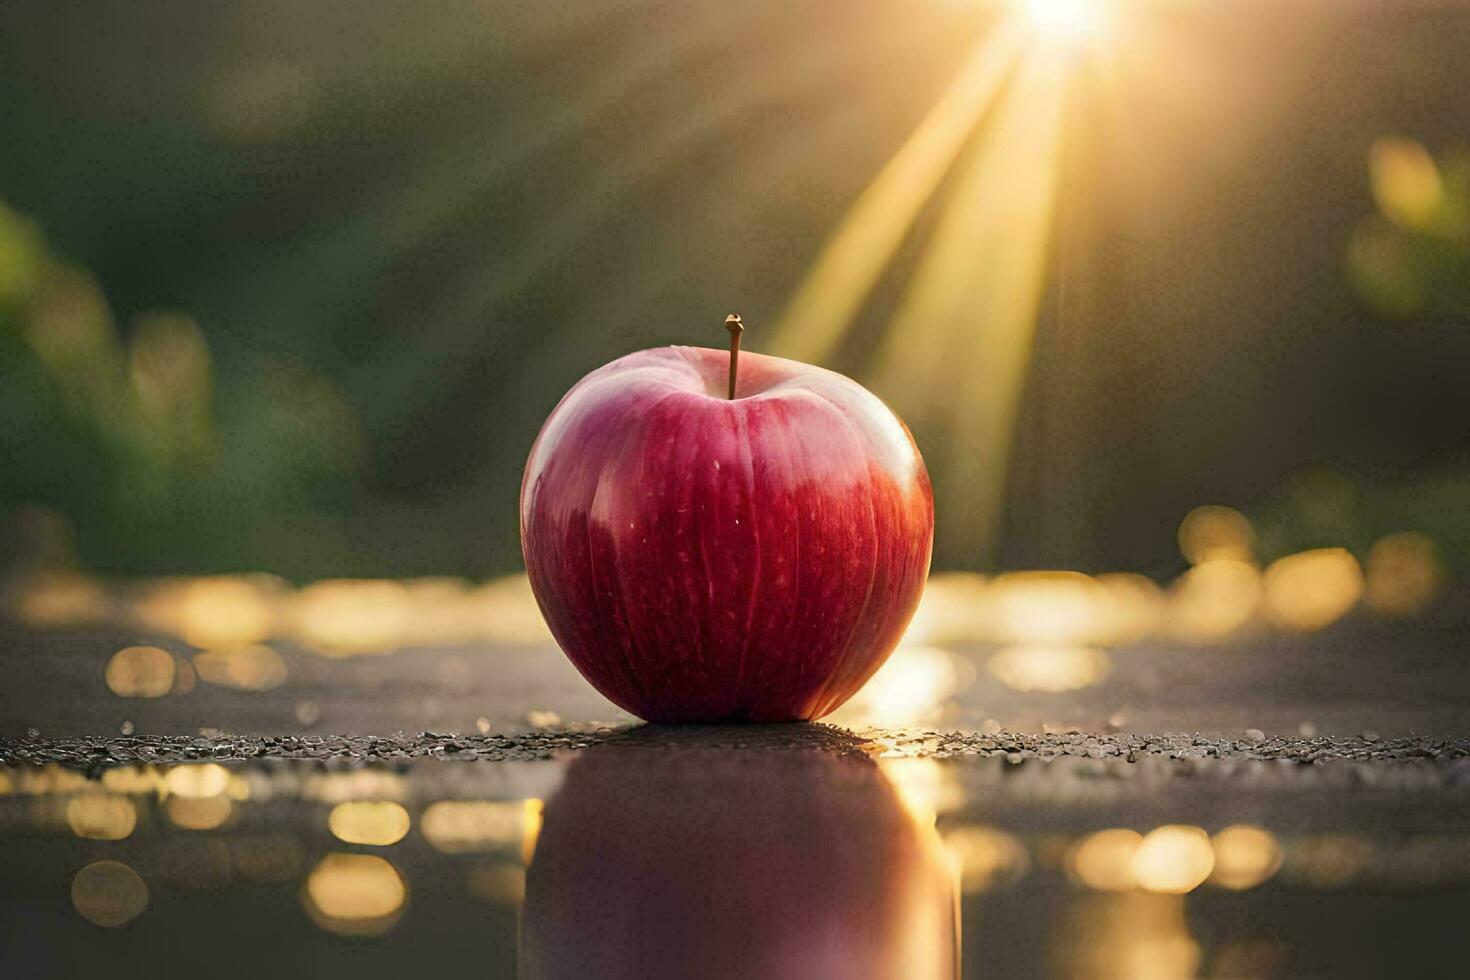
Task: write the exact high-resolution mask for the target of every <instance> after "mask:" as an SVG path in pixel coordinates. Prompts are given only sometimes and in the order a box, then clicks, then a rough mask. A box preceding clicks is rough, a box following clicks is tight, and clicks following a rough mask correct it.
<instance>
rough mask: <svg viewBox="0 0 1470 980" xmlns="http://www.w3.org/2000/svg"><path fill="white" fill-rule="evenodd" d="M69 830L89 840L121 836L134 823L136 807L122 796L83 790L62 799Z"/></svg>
mask: <svg viewBox="0 0 1470 980" xmlns="http://www.w3.org/2000/svg"><path fill="white" fill-rule="evenodd" d="M66 822H67V824H68V825H70V826H71V832H72V833H74V834H76V835H77V836H78V837H86V838H88V839H90V840H122V839H123V838H125V837H127V836H128V835H129V834H131V833H132V832H133V828H134V827H136V826H137V825H138V809H137V807H135V806H134V805H133V801H132V800H130V799H128V798H127V797H125V796H109V795H103V794H100V793H87V794H83V795H80V796H73V797H72V798H71V799H69V800H67V802H66Z"/></svg>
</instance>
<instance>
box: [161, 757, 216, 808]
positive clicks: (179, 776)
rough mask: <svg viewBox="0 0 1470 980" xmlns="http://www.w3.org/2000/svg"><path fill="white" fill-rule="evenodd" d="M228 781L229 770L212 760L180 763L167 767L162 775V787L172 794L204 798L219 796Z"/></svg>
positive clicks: (190, 797) (198, 798) (197, 798)
mask: <svg viewBox="0 0 1470 980" xmlns="http://www.w3.org/2000/svg"><path fill="white" fill-rule="evenodd" d="M229 783H230V773H229V770H227V769H225V767H224V766H221V765H219V764H217V763H214V762H205V763H201V764H198V765H181V766H174V767H173V768H171V769H169V770H168V772H167V773H165V774H164V777H163V785H164V788H165V789H167V790H168V791H169V792H170V793H172V794H173V795H174V796H182V797H184V798H185V799H190V800H205V799H209V798H210V797H212V796H219V795H220V794H221V793H223V792H224V791H225V789H226V787H228V786H229Z"/></svg>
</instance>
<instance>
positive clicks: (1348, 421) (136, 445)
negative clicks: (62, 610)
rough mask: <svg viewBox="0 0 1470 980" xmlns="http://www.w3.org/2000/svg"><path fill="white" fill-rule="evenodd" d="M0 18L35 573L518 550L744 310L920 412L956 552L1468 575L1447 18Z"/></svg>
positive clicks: (1032, 6)
mask: <svg viewBox="0 0 1470 980" xmlns="http://www.w3.org/2000/svg"><path fill="white" fill-rule="evenodd" d="M1018 6H1020V7H1021V8H1023V9H1022V11H1021V12H1022V14H1023V15H1024V16H1021V17H1019V18H1018V17H1016V16H1013V15H1014V14H1015V13H1016V10H1015V9H1014V8H1017V7H1018ZM0 18H3V20H0V84H3V87H4V90H5V91H6V93H7V97H6V99H5V100H3V103H0V127H3V130H4V132H5V133H6V136H7V139H6V152H5V153H4V154H3V156H0V200H3V201H4V202H5V203H4V207H3V208H0V404H3V408H0V413H3V418H4V420H5V424H4V426H3V428H0V458H3V460H4V462H3V465H0V508H3V510H4V511H5V512H6V514H7V515H8V516H7V520H6V527H7V540H8V542H9V544H8V547H7V549H6V550H7V556H8V557H9V558H10V559H11V562H12V564H13V563H15V562H17V561H23V562H25V563H29V564H31V565H34V564H35V563H37V562H40V563H53V564H54V563H59V562H63V561H68V562H74V563H75V564H76V565H77V566H79V567H82V568H86V569H90V570H94V571H100V572H116V573H157V572H165V571H166V572H169V573H218V572H245V571H260V572H270V573H273V574H277V575H281V576H284V577H285V578H286V579H288V580H291V581H295V582H301V581H306V580H310V579H315V578H321V577H326V576H395V577H401V576H419V575H425V574H436V575H438V574H452V575H463V576H471V577H484V576H489V575H496V574H501V573H506V572H511V571H514V570H515V569H516V568H517V567H518V566H519V561H520V556H519V546H518V538H517V523H516V522H517V516H516V515H517V509H516V498H517V493H518V490H519V480H520V474H521V470H522V466H523V463H524V460H525V458H526V454H527V451H528V449H529V447H530V444H531V441H532V439H533V438H534V436H535V434H536V431H537V429H538V427H539V425H540V423H541V421H542V420H543V419H544V418H545V416H546V415H547V413H548V412H549V411H550V410H551V408H552V406H553V405H554V404H555V403H556V401H557V399H558V398H559V397H560V395H561V394H562V393H563V392H564V391H565V390H566V389H567V388H568V387H570V386H571V385H572V384H573V383H574V382H575V381H576V380H577V379H578V378H580V377H581V376H582V375H583V374H585V373H586V372H588V371H589V370H591V369H593V368H594V367H597V366H598V365H600V364H602V363H604V362H606V361H608V360H610V359H612V358H614V357H617V356H619V355H621V354H624V353H627V352H629V351H632V350H635V349H638V348H642V347H647V346H652V345H659V344H669V343H681V344H703V345H709V346H720V345H721V343H722V337H723V333H722V330H721V321H722V319H723V317H724V315H725V313H726V312H727V311H729V310H731V309H734V310H738V311H740V312H741V313H742V314H743V315H744V317H745V320H746V323H747V324H749V326H750V329H749V330H748V334H747V343H748V346H749V347H750V348H752V349H755V350H760V351H766V352H773V353H781V354H787V355H789V356H795V357H799V358H803V359H807V360H812V361H815V362H817V363H820V364H823V365H825V366H828V367H831V368H834V369H837V370H840V371H843V372H845V373H848V374H851V375H852V376H854V377H856V378H858V379H860V380H862V381H863V382H864V383H866V384H868V385H869V386H871V387H873V388H874V390H876V391H877V392H878V393H879V394H880V395H881V396H882V397H883V398H884V399H885V400H887V401H888V402H889V403H890V404H891V405H893V406H894V407H895V409H896V410H898V411H899V413H900V414H901V415H902V416H903V417H904V418H905V419H906V420H907V421H908V422H909V424H910V426H911V427H912V428H913V430H914V432H915V435H916V437H917V438H918V441H919V443H920V446H921V448H922V450H923V452H924V454H925V456H926V459H927V461H928V464H929V467H930V469H931V472H932V473H933V476H934V480H935V485H936V496H937V500H938V513H939V534H938V541H937V544H936V562H935V566H936V568H938V569H964V570H976V571H983V572H992V571H996V570H999V569H1004V568H1035V567H1048V568H1068V569H1078V570H1082V571H1087V572H1098V571H1105V570H1117V569H1126V570H1129V571H1137V572H1142V573H1146V574H1148V575H1151V576H1154V577H1156V578H1166V577H1171V576H1174V575H1177V574H1178V573H1180V572H1182V571H1184V570H1185V569H1186V568H1187V567H1188V565H1189V562H1188V556H1186V555H1182V554H1181V553H1180V551H1179V549H1178V547H1177V534H1176V532H1177V530H1178V528H1179V526H1180V522H1181V521H1182V520H1183V518H1184V517H1185V516H1186V515H1187V514H1188V513H1189V512H1190V511H1191V510H1192V509H1193V508H1195V507H1197V506H1199V505H1205V504H1212V505H1227V506H1229V507H1230V508H1232V510H1233V512H1238V513H1239V514H1240V515H1243V517H1244V518H1245V519H1246V520H1248V521H1249V522H1250V526H1251V531H1250V534H1251V537H1252V539H1253V542H1254V544H1253V550H1252V553H1251V557H1252V558H1253V559H1255V560H1258V561H1261V562H1269V561H1271V560H1274V559H1276V558H1280V557H1282V556H1284V555H1288V554H1290V553H1293V552H1299V551H1302V550H1304V549H1313V548H1324V547H1331V548H1338V547H1340V548H1345V549H1347V551H1348V552H1349V554H1350V555H1351V556H1352V557H1353V558H1354V560H1355V561H1356V562H1358V563H1360V564H1361V563H1364V562H1366V561H1367V560H1368V555H1369V552H1370V550H1371V549H1372V547H1373V545H1374V544H1375V542H1378V541H1380V540H1381V539H1383V538H1384V536H1385V535H1389V534H1393V533H1396V532H1413V533H1414V534H1415V535H1416V537H1414V538H1412V539H1410V543H1411V545H1412V547H1409V548H1408V551H1409V552H1412V554H1413V555H1421V556H1422V555H1433V556H1434V557H1433V560H1434V561H1436V562H1438V563H1440V564H1441V565H1446V566H1448V567H1449V568H1451V569H1453V568H1455V567H1460V568H1463V567H1464V565H1465V562H1466V560H1467V553H1470V516H1467V515H1470V509H1467V507H1466V506H1465V505H1466V503H1467V501H1470V463H1467V459H1470V457H1467V450H1470V425H1467V424H1466V422H1467V413H1466V410H1465V408H1464V404H1465V402H1464V394H1463V393H1464V391H1465V390H1467V386H1470V333H1467V331H1466V329H1465V328H1466V322H1467V317H1470V156H1467V152H1466V149H1465V148H1466V146H1467V139H1470V120H1467V118H1466V116H1465V114H1464V107H1463V105H1462V104H1461V100H1459V99H1457V98H1454V97H1452V94H1453V93H1458V92H1463V91H1467V90H1470V58H1467V57H1466V56H1465V53H1466V51H1467V49H1470V15H1467V14H1466V13H1465V11H1464V9H1463V8H1462V7H1460V6H1457V5H1450V4H1439V3H1432V2H1396V3H1360V2H1348V3H1341V2H1330V3H1329V2H1317V0H1306V2H1299V3H1278V2H1266V0H1241V2H1234V3H1229V4H1223V3H1216V2H1206V0H1199V2H1189V0H1157V2H1146V0H1140V2H1136V3H1128V4H1100V3H1095V2H1081V0H1071V2H1069V0H1035V2H1031V3H1028V4H1024V5H1017V4H1007V3H1002V2H978V0H977V2H960V0H867V2H864V3H861V4H856V5H852V6H850V7H847V8H844V10H843V11H842V13H841V15H840V16H837V15H835V14H834V11H833V9H832V7H831V5H830V4H829V3H826V2H798V3H789V4H757V5H749V4H742V5H729V4H705V3H695V4H690V3H663V2H642V0H639V2H620V0H614V2H606V3H599V4H594V5H590V6H583V5H576V6H575V7H571V6H566V7H563V6H560V5H541V4H529V5H528V4H500V3H492V2H484V0H478V2H474V3H444V4H441V5H436V7H435V10H434V12H433V15H432V16H426V15H425V14H424V13H423V12H421V11H417V10H410V9H408V8H405V7H403V6H402V5H401V4H389V3H367V4H363V3H351V4H340V3H320V4H310V5H300V4H295V3H286V2H282V3H270V2H266V3H251V4H220V5H215V4H211V5H203V6H201V5H198V4H192V3H161V4H150V5H148V6H147V7H146V8H142V9H139V8H127V9H121V8H113V9H108V8H105V7H104V8H98V7H94V6H91V5H80V4H43V3H36V4H26V3H21V4H7V5H6V8H5V10H4V12H3V14H0ZM1227 517H1229V519H1230V520H1232V521H1233V520H1235V518H1234V517H1231V516H1229V515H1227ZM1400 543H1401V544H1402V543H1403V541H1402V540H1401V542H1400ZM1416 549H1417V550H1416ZM1400 551H1401V552H1403V551H1404V549H1402V548H1401V549H1400ZM1410 560H1412V555H1411V559H1410Z"/></svg>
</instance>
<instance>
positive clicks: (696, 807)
mask: <svg viewBox="0 0 1470 980" xmlns="http://www.w3.org/2000/svg"><path fill="white" fill-rule="evenodd" d="M783 731H784V730H783ZM712 733H720V735H719V738H720V740H724V741H726V742H728V743H732V745H731V747H725V748H719V747H715V746H708V747H692V748H691V746H690V743H689V740H688V739H687V738H682V737H681V738H680V740H679V743H678V745H677V746H668V747H658V746H633V745H624V744H606V745H598V746H594V747H592V748H590V749H587V750H586V751H585V752H582V753H579V754H578V756H577V758H576V759H575V760H574V761H573V762H572V764H571V765H570V766H569V767H568V770H567V774H566V780H565V782H564V783H563V785H562V787H561V789H560V790H559V791H558V792H557V793H556V794H555V795H554V796H552V798H551V799H550V800H549V801H548V802H547V804H546V809H545V813H544V816H543V823H542V826H541V831H540V834H539V835H538V837H537V840H536V845H535V851H534V853H533V856H532V859H531V865H530V867H529V868H528V869H527V872H526V896H525V904H524V905H523V906H522V910H521V940H522V941H521V946H520V953H521V961H520V975H521V976H523V977H526V978H528V980H541V978H560V977H578V978H580V977H599V978H606V980H619V978H624V977H628V978H633V977H637V978H640V980H642V978H649V977H699V978H703V980H716V978H726V977H729V978H735V977H760V978H763V980H786V978H792V980H796V978H801V980H807V978H823V980H825V978H841V980H889V978H891V980H937V978H941V977H943V978H952V977H955V976H957V975H958V964H957V963H956V962H955V949H956V941H957V936H956V928H955V918H954V910H955V899H956V896H955V886H956V881H955V879H954V877H953V876H952V874H951V872H950V869H949V866H948V863H947V862H946V860H945V857H944V849H943V844H942V842H941V841H940V839H939V835H938V834H937V833H936V831H935V829H934V826H933V824H932V823H929V822H920V821H918V820H916V819H915V817H914V816H913V815H911V814H910V813H909V812H908V811H907V810H906V809H905V807H904V805H903V803H902V801H901V799H900V797H899V796H898V794H897V793H896V791H895V790H894V788H893V786H891V785H890V784H889V782H888V780H887V778H886V777H885V776H884V774H883V773H882V772H881V771H880V770H879V768H878V766H877V765H876V764H875V763H874V762H873V761H872V760H871V759H870V758H867V757H866V756H864V755H863V754H862V752H861V751H860V750H858V749H857V748H855V747H854V748H851V749H849V750H846V751H842V750H841V749H840V747H833V748H836V749H837V751H832V750H831V749H829V748H819V747H817V746H815V745H813V746H809V747H802V746H800V745H790V744H788V745H783V746H780V747H777V748H774V749H761V748H759V747H752V746H745V745H741V744H740V740H739V736H738V734H733V733H729V732H723V731H722V730H721V729H713V730H712ZM685 734H686V733H684V732H680V733H679V735H680V736H684V735H685Z"/></svg>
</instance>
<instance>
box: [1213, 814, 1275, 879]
mask: <svg viewBox="0 0 1470 980" xmlns="http://www.w3.org/2000/svg"><path fill="white" fill-rule="evenodd" d="M1210 846H1211V847H1212V848H1213V849H1214V852H1215V870H1214V871H1213V872H1211V873H1210V884H1212V885H1218V886H1219V887H1221V888H1227V889H1229V890H1231V891H1244V890H1245V889H1247V888H1254V887H1256V886H1257V885H1259V884H1261V883H1262V882H1264V881H1265V880H1266V879H1268V878H1270V877H1271V876H1272V875H1274V874H1275V873H1276V870H1277V869H1278V868H1280V867H1281V845H1280V844H1279V843H1278V842H1277V840H1276V836H1275V835H1274V834H1272V833H1271V832H1270V831H1269V830H1264V829H1262V828H1260V827H1253V826H1251V825H1250V824H1235V825H1233V826H1230V827H1226V828H1225V829H1224V830H1222V831H1220V832H1219V833H1217V834H1216V835H1215V836H1214V837H1212V838H1210Z"/></svg>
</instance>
